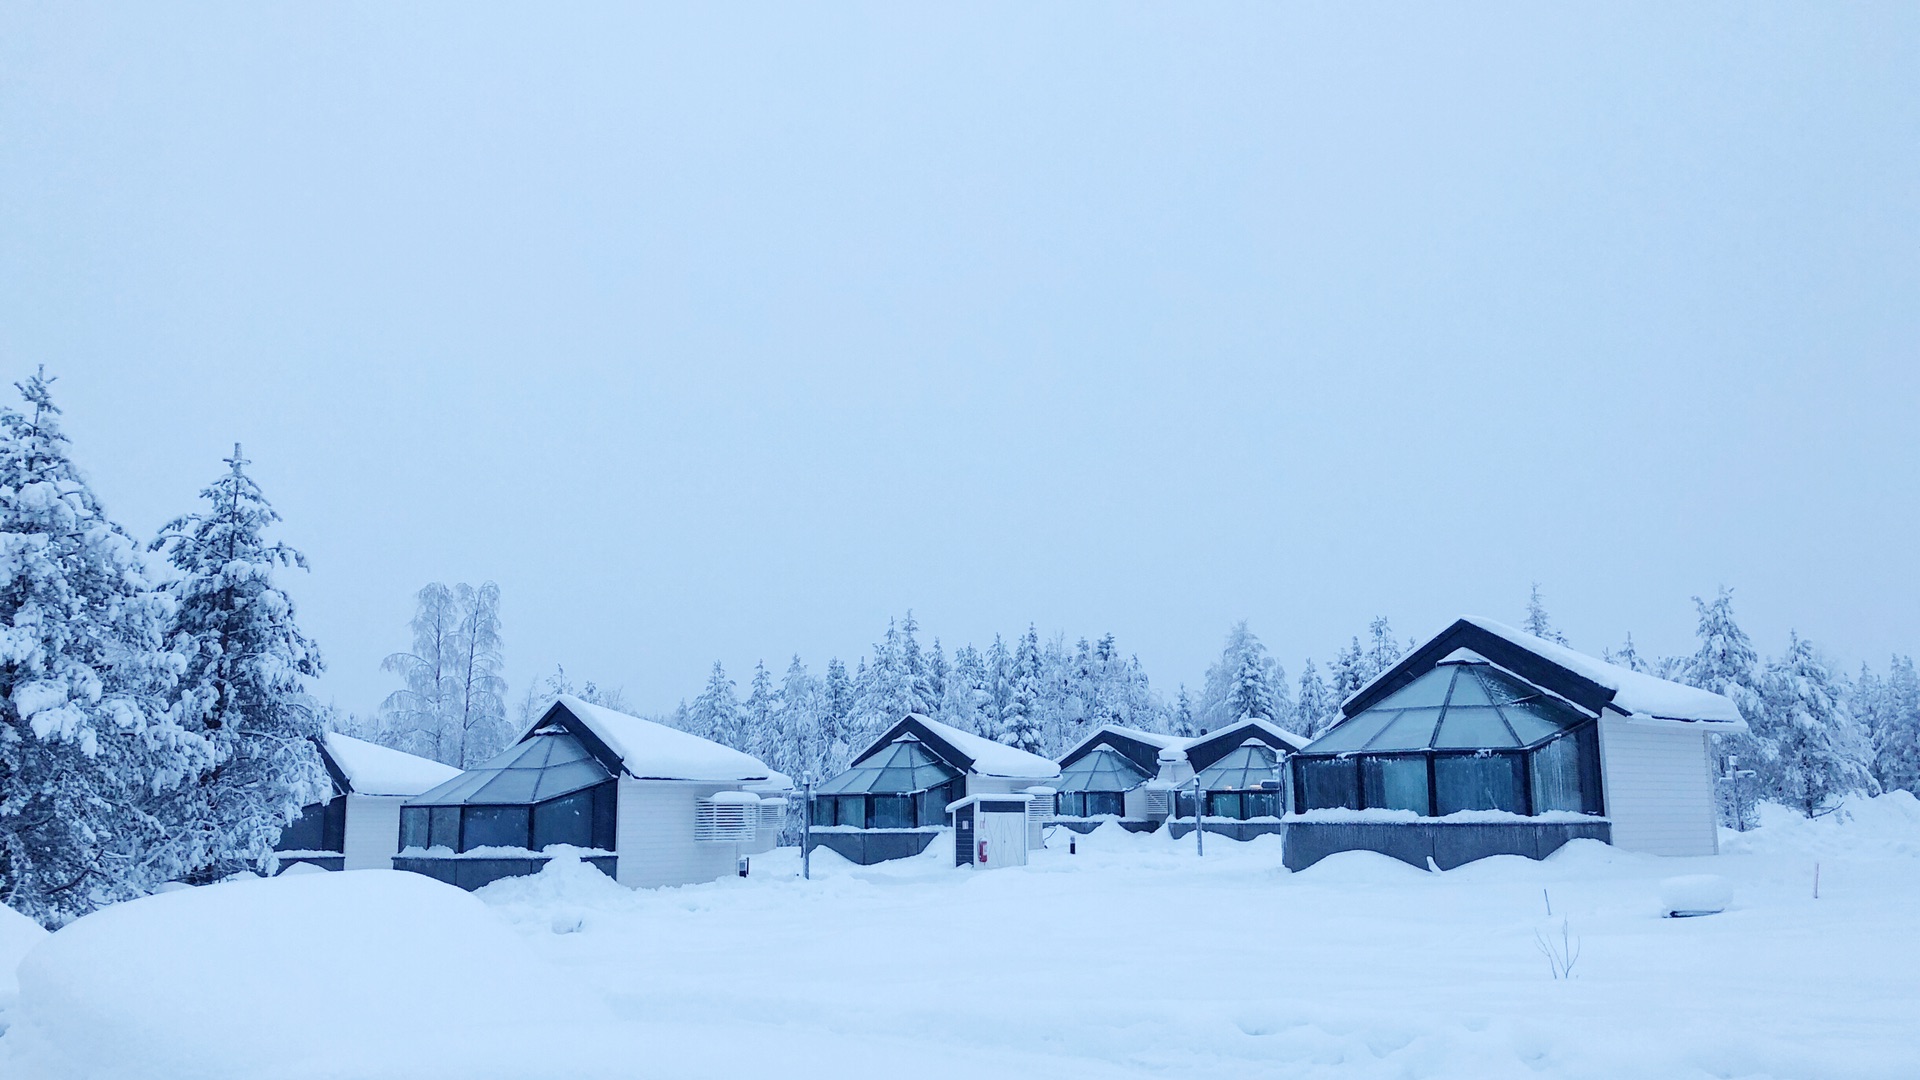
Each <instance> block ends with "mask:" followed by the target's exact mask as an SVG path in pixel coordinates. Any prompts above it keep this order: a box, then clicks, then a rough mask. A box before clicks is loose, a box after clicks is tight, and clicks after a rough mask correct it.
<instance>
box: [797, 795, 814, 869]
mask: <svg viewBox="0 0 1920 1080" xmlns="http://www.w3.org/2000/svg"><path fill="white" fill-rule="evenodd" d="M800 782H801V784H803V785H804V786H805V790H806V805H804V806H802V807H801V810H802V811H803V814H802V817H801V819H800V876H801V877H802V878H805V879H806V880H808V881H812V880H813V774H812V773H807V774H805V775H804V776H802V777H801V778H800Z"/></svg>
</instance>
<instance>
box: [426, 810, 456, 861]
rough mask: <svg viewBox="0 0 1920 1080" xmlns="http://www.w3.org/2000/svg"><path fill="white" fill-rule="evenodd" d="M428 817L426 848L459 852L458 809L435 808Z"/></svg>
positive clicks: (429, 812)
mask: <svg viewBox="0 0 1920 1080" xmlns="http://www.w3.org/2000/svg"><path fill="white" fill-rule="evenodd" d="M428 815H429V816H428V818H427V846H428V847H443V848H452V849H453V850H455V851H458V850H460V808H459V807H457V806H435V807H432V808H431V809H430V810H429V811H428Z"/></svg>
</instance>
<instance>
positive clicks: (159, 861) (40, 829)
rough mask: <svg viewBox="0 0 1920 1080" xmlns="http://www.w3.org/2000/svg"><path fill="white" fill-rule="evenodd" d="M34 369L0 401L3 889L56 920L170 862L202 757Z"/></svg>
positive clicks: (148, 878) (116, 894)
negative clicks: (166, 808) (180, 807)
mask: <svg viewBox="0 0 1920 1080" xmlns="http://www.w3.org/2000/svg"><path fill="white" fill-rule="evenodd" d="M52 381H53V380H51V379H48V378H46V376H45V373H44V372H42V373H40V374H36V375H35V376H33V377H32V378H29V379H27V380H26V381H25V382H23V383H18V384H16V387H17V388H18V389H19V391H20V393H21V395H22V397H24V398H25V400H26V408H25V410H24V411H23V410H20V409H15V408H11V407H8V408H0V904H5V905H6V906H8V907H11V908H13V909H14V910H16V911H20V912H24V913H26V914H27V915H29V916H31V917H33V918H35V919H37V920H39V921H40V922H42V923H45V924H47V925H49V926H52V925H58V924H59V923H62V922H64V921H66V920H67V919H70V918H72V917H74V916H77V915H82V914H85V913H86V912H88V911H90V910H92V909H94V908H95V907H98V906H100V905H101V904H105V903H110V902H112V901H114V900H118V899H123V898H126V897H129V896H133V895H138V894H140V893H142V892H144V891H146V889H147V888H148V887H149V886H151V885H153V884H155V883H157V882H159V881H164V880H167V879H168V878H170V877H172V876H174V875H175V873H176V872H177V870H178V869H179V867H178V849H177V848H175V847H174V846H172V845H171V844H170V843H169V842H168V835H167V831H166V824H165V821H164V820H163V819H162V818H161V817H159V816H158V814H157V809H158V808H159V807H161V806H162V805H163V804H164V802H165V801H166V800H167V799H169V798H171V797H172V796H173V794H174V793H175V792H177V791H178V790H179V789H180V788H181V787H182V786H183V785H185V784H186V783H188V782H189V781H190V780H191V779H192V778H194V777H197V776H198V775H199V774H200V773H201V771H202V769H203V768H204V767H205V765H206V764H207V762H208V760H209V757H208V753H209V749H208V746H207V743H206V741H205V740H204V739H202V738H200V737H199V736H198V735H197V734H195V733H192V732H187V731H183V730H182V729H181V728H180V727H179V725H178V724H177V723H175V722H174V721H173V718H172V717H171V716H169V715H167V714H166V712H165V709H164V702H163V700H162V698H161V695H162V694H164V693H165V692H166V691H167V690H168V689H169V684H170V682H171V679H172V677H173V670H172V665H171V664H170V663H166V662H163V654H162V653H161V632H162V628H163V605H162V604H161V602H160V601H159V600H158V599H157V598H156V596H155V594H154V592H153V590H152V586H151V583H150V581H149V580H148V578H147V576H146V573H145V571H144V568H143V564H142V562H141V560H140V556H139V548H140V545H139V543H138V542H137V541H135V540H133V539H132V537H130V536H129V535H128V534H127V533H126V532H125V530H123V529H121V528H120V527H119V526H118V525H116V524H114V523H113V522H112V521H111V520H109V519H108V518H107V516H106V513H105V511H104V510H103V509H102V508H101V506H100V503H99V500H98V499H96V498H95V496H94V493H93V490H92V489H91V488H90V487H89V486H88V484H87V482H86V479H85V477H84V476H83V475H82V474H81V472H80V470H79V469H78V468H77V467H76V466H75V465H74V463H73V461H72V459H71V458H70V457H69V456H68V452H67V439H66V436H65V435H64V434H62V432H61V430H60V423H59V416H60V410H59V409H58V408H57V407H56V406H55V405H54V403H53V398H52V394H51V383H52Z"/></svg>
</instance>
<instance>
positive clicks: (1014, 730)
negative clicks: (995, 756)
mask: <svg viewBox="0 0 1920 1080" xmlns="http://www.w3.org/2000/svg"><path fill="white" fill-rule="evenodd" d="M1040 675H1041V672H1040V636H1039V634H1038V632H1037V631H1036V630H1035V629H1034V627H1033V626H1031V625H1029V626H1028V627H1027V633H1026V636H1025V637H1023V638H1021V639H1020V645H1019V647H1018V648H1017V649H1016V650H1015V651H1014V657H1013V672H1012V683H1013V693H1012V696H1011V698H1010V699H1009V701H1008V703H1007V711H1006V714H1005V715H1004V716H1003V717H1002V719H1001V723H1000V730H999V731H998V732H996V733H995V737H996V738H997V739H998V740H999V741H1000V742H1003V743H1005V744H1007V745H1008V746H1012V747H1015V748H1017V749H1020V750H1025V751H1026V752H1028V753H1030V754H1038V753H1040V752H1042V751H1043V750H1044V749H1045V748H1046V747H1045V743H1044V742H1043V740H1042V737H1041V728H1040V715H1039V712H1040Z"/></svg>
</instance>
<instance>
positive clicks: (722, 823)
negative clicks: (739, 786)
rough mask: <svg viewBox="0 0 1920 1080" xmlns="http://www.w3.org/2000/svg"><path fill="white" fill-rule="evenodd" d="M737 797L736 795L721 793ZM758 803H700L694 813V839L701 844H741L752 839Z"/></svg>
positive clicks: (723, 801) (729, 801)
mask: <svg viewBox="0 0 1920 1080" xmlns="http://www.w3.org/2000/svg"><path fill="white" fill-rule="evenodd" d="M721 794H722V795H737V794H738V793H737V792H730V791H729V792H721ZM759 821H760V800H758V799H754V800H753V801H752V802H746V801H744V800H740V799H719V798H716V799H701V800H700V802H699V805H698V806H697V808H696V809H695V810H694V818H693V838H694V840H695V841H697V842H699V843H702V844H742V843H747V842H749V841H751V840H752V839H753V834H754V830H755V827H756V826H757V825H758V824H759Z"/></svg>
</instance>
